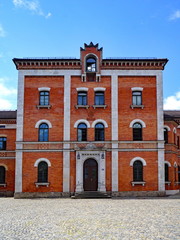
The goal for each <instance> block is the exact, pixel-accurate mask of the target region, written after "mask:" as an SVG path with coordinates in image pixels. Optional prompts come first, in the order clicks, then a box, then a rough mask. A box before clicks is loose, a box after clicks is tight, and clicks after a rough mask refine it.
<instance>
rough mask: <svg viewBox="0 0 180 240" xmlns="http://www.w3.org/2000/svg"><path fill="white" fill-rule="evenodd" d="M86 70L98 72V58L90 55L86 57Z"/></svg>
mask: <svg viewBox="0 0 180 240" xmlns="http://www.w3.org/2000/svg"><path fill="white" fill-rule="evenodd" d="M86 71H87V72H96V59H95V58H93V57H89V58H87V59H86Z"/></svg>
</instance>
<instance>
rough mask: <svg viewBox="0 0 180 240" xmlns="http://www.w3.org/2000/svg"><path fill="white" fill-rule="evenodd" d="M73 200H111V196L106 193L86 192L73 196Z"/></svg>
mask: <svg viewBox="0 0 180 240" xmlns="http://www.w3.org/2000/svg"><path fill="white" fill-rule="evenodd" d="M71 198H72V199H85V198H111V195H110V194H108V193H106V192H93V191H85V192H81V193H75V195H74V196H71Z"/></svg>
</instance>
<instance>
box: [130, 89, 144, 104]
mask: <svg viewBox="0 0 180 240" xmlns="http://www.w3.org/2000/svg"><path fill="white" fill-rule="evenodd" d="M132 104H133V105H142V92H141V91H134V92H132Z"/></svg>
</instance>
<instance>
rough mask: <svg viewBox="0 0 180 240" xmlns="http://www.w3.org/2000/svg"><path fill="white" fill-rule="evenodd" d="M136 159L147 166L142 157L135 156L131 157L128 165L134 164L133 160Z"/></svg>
mask: <svg viewBox="0 0 180 240" xmlns="http://www.w3.org/2000/svg"><path fill="white" fill-rule="evenodd" d="M138 160H139V161H141V162H142V164H143V166H147V164H146V161H145V160H144V158H141V157H135V158H133V159H132V160H131V161H130V166H131V167H132V166H133V164H134V162H135V161H138Z"/></svg>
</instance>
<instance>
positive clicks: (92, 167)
mask: <svg viewBox="0 0 180 240" xmlns="http://www.w3.org/2000/svg"><path fill="white" fill-rule="evenodd" d="M83 171H84V174H83V177H84V179H83V187H84V191H97V188H98V163H97V161H96V160H94V159H91V158H90V159H87V160H86V161H85V162H84V169H83Z"/></svg>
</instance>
